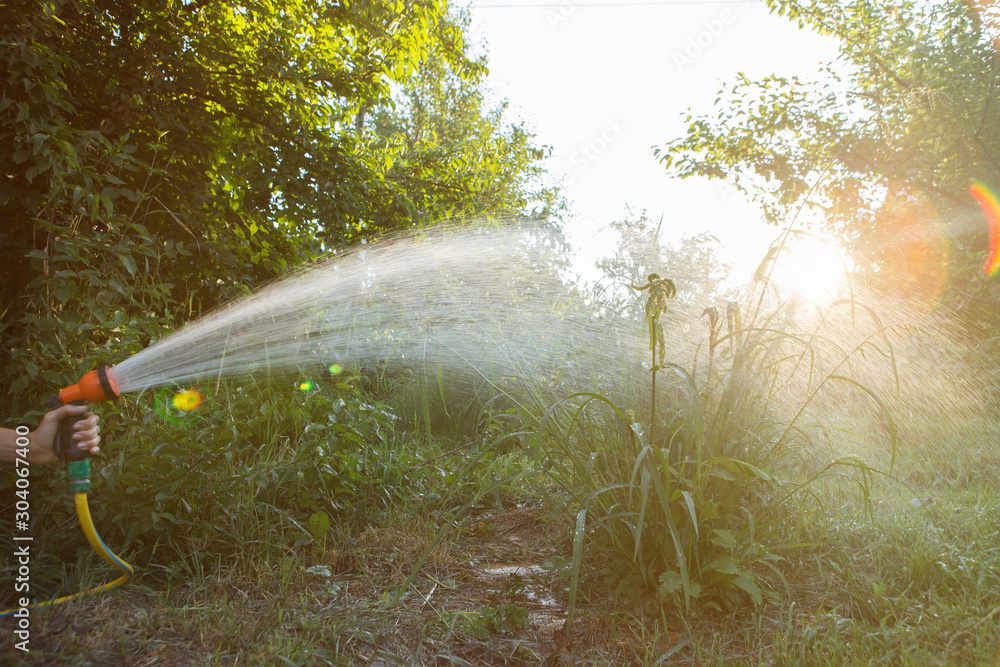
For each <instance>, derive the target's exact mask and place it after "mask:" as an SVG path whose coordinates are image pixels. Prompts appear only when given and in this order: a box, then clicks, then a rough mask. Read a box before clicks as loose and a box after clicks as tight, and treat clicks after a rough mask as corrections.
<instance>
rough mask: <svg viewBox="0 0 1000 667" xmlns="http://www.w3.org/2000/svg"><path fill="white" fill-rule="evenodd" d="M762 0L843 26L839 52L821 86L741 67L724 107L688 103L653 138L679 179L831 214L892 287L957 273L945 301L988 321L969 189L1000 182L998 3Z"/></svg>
mask: <svg viewBox="0 0 1000 667" xmlns="http://www.w3.org/2000/svg"><path fill="white" fill-rule="evenodd" d="M768 6H769V7H770V8H771V9H772V11H777V12H778V13H779V14H781V15H785V16H787V17H788V18H789V19H791V20H795V21H797V22H798V23H799V25H800V26H801V27H809V28H812V29H814V30H816V31H817V32H819V33H822V34H829V35H835V36H836V37H838V38H839V40H840V43H841V47H840V60H839V62H838V63H837V64H836V65H829V66H827V67H826V68H825V69H824V70H823V72H822V79H820V80H817V81H813V82H807V81H803V80H800V79H798V78H786V77H781V76H779V75H773V76H769V77H766V78H764V79H763V80H761V81H759V82H755V81H752V80H750V79H749V78H748V77H747V76H745V75H740V76H739V77H738V78H737V80H736V81H735V82H734V83H732V84H730V85H727V86H725V87H724V88H723V89H722V90H721V91H720V93H719V96H718V98H717V100H716V103H717V104H718V105H719V107H718V112H717V113H716V114H714V116H713V115H696V114H694V113H690V112H689V114H688V116H687V122H688V129H687V134H686V135H685V136H683V137H680V138H677V139H675V140H673V141H671V142H668V143H667V144H666V145H664V146H661V147H659V148H658V149H656V152H657V155H658V156H659V159H660V160H661V161H662V163H663V164H664V165H665V167H666V168H667V170H668V172H669V173H671V174H673V175H675V176H679V177H682V178H685V177H691V176H703V177H709V178H727V179H730V180H731V181H732V182H733V183H734V184H735V185H736V186H737V187H738V188H740V189H741V190H743V191H744V192H748V193H750V194H751V195H752V197H753V198H754V199H755V200H756V201H758V202H759V203H760V204H761V205H762V207H763V210H764V213H765V217H766V219H767V220H768V221H769V222H772V223H786V224H787V223H789V222H791V221H792V220H793V219H795V220H796V221H797V222H799V223H809V222H819V223H820V224H824V225H827V226H828V227H829V228H831V229H832V230H833V231H835V232H836V233H838V234H839V235H840V236H841V238H842V239H844V240H845V241H846V242H847V243H848V244H850V245H851V246H852V248H853V250H854V254H855V258H856V260H857V261H858V262H859V263H860V264H861V265H863V266H868V267H871V268H874V269H877V272H876V274H877V275H878V274H880V276H881V277H882V278H883V279H884V280H883V283H884V284H885V285H888V286H892V289H894V290H895V291H897V292H898V293H899V294H898V295H902V296H905V295H908V294H912V293H914V292H922V293H925V294H927V295H929V296H930V297H931V298H934V297H936V296H937V294H936V292H937V293H939V292H940V290H941V289H943V288H944V284H943V277H942V270H943V269H947V271H948V276H947V277H948V278H949V280H950V284H951V285H952V289H951V291H950V293H949V294H948V295H947V296H948V298H949V299H950V300H951V304H952V305H953V306H956V307H958V308H960V309H962V311H963V312H964V313H965V315H966V317H967V319H970V320H975V321H978V323H979V324H981V325H987V324H988V322H987V321H986V320H984V319H983V317H985V316H986V314H985V311H983V310H982V309H976V308H975V307H974V304H975V303H978V302H980V301H981V300H982V299H986V301H987V302H996V301H997V298H998V297H1000V291H998V290H997V288H996V285H995V283H992V284H989V283H986V282H985V281H983V280H981V271H980V267H981V266H982V261H981V259H982V258H984V257H985V244H984V241H985V239H986V238H987V236H986V233H985V232H986V224H985V222H984V221H983V218H982V215H981V213H980V212H979V210H978V209H977V207H976V202H975V201H974V200H973V198H972V197H971V196H970V195H969V192H968V189H969V187H970V184H971V183H972V182H973V181H974V180H979V181H982V182H984V183H986V184H987V185H988V186H989V187H991V188H993V189H996V188H998V187H1000V130H998V129H997V128H1000V104H998V103H1000V87H998V85H997V84H998V82H1000V58H998V52H997V49H996V46H997V41H996V40H997V37H998V28H1000V22H998V13H997V11H996V9H995V8H992V7H988V6H987V4H986V3H966V2H962V1H960V0H947V1H946V2H941V3H927V2H917V1H907V2H902V3H890V4H884V3H873V2H870V1H868V0H850V1H846V2H845V1H843V0H794V1H787V0H780V1H779V0H769V2H768ZM800 209H801V213H800ZM949 246H950V249H949ZM949 251H950V256H949ZM894 262H895V263H894ZM993 324H1000V323H997V322H993ZM990 326H992V325H990Z"/></svg>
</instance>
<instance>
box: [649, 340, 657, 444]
mask: <svg viewBox="0 0 1000 667" xmlns="http://www.w3.org/2000/svg"><path fill="white" fill-rule="evenodd" d="M655 325H656V321H655V320H654V326H655ZM652 362H653V365H652V368H653V389H652V391H651V392H650V397H649V446H650V447H652V446H653V428H654V424H656V371H657V370H659V369H658V368H657V367H656V343H655V342H654V343H653V359H652Z"/></svg>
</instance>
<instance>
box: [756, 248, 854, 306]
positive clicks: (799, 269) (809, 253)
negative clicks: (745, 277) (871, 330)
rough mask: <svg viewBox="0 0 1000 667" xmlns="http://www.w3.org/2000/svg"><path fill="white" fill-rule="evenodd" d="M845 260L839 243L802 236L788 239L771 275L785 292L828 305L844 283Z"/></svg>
mask: <svg viewBox="0 0 1000 667" xmlns="http://www.w3.org/2000/svg"><path fill="white" fill-rule="evenodd" d="M845 263H846V260H845V259H844V258H843V256H842V255H841V254H840V250H839V248H838V247H837V246H836V244H834V243H832V242H829V241H825V240H823V239H820V238H818V237H816V236H801V237H799V238H795V239H792V240H790V241H788V243H787V244H786V245H785V248H784V249H783V250H782V251H781V252H780V253H779V254H778V260H777V262H776V263H775V266H774V272H773V274H772V275H771V278H772V280H773V281H774V284H775V286H776V287H777V288H778V290H779V291H780V292H781V293H782V294H785V295H788V296H794V297H798V298H799V299H801V300H803V301H807V302H809V303H813V304H816V305H820V306H823V305H828V304H829V303H830V302H831V301H832V300H833V299H834V298H835V297H836V296H837V294H838V292H839V291H840V288H841V287H842V286H843V284H844V280H845V273H844V269H845Z"/></svg>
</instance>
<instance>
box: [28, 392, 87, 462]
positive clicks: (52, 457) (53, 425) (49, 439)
mask: <svg viewBox="0 0 1000 667" xmlns="http://www.w3.org/2000/svg"><path fill="white" fill-rule="evenodd" d="M86 411H87V406H85V405H63V406H61V407H58V408H56V409H55V410H51V411H50V412H47V413H46V414H45V416H44V417H42V421H41V422H40V423H39V424H38V428H37V429H35V430H34V431H32V432H31V433H30V434H29V435H28V438H29V439H30V441H31V444H30V446H29V448H28V461H29V462H30V463H53V462H55V461H58V460H59V457H58V456H56V451H55V440H56V431H58V430H59V422H60V421H62V419H63V418H64V417H73V416H79V415H82V414H83V413H85V412H86ZM98 421H99V419H98V417H97V415H95V414H92V413H87V416H86V418H84V419H81V420H80V421H78V422H76V423H75V424H74V425H73V442H74V443H75V444H76V446H77V447H79V448H80V449H82V450H84V451H89V452H90V453H91V454H97V453H98V452H100V451H101V450H100V447H98V445H99V444H100V442H101V435H100V433H101V427H100V426H99V425H98Z"/></svg>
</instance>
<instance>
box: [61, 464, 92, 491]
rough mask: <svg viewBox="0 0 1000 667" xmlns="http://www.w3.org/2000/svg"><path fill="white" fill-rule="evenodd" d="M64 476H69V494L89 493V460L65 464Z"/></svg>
mask: <svg viewBox="0 0 1000 667" xmlns="http://www.w3.org/2000/svg"><path fill="white" fill-rule="evenodd" d="M66 474H67V475H68V476H69V492H70V493H73V494H76V493H86V492H87V491H90V459H84V460H82V461H70V462H69V463H67V464H66Z"/></svg>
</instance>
